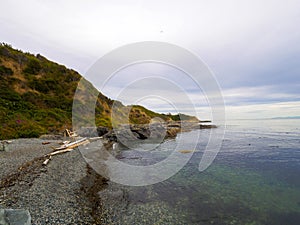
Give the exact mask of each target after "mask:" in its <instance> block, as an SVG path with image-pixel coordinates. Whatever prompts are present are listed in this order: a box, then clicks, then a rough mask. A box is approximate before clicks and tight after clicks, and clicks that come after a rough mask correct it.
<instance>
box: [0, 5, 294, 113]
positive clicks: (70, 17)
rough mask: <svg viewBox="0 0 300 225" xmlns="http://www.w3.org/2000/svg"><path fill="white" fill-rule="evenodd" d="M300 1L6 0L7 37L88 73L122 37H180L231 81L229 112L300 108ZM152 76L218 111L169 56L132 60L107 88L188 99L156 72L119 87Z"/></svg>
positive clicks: (114, 93)
mask: <svg viewBox="0 0 300 225" xmlns="http://www.w3.org/2000/svg"><path fill="white" fill-rule="evenodd" d="M299 9H300V1H299V0H286V1H282V0H281V1H278V0H264V1H261V0H251V1H248V0H247V1H243V0H225V1H224V0H218V1H217V0H211V1H206V0H185V1H174V0H172V1H171V0H165V1H156V0H152V1H146V0H140V1H139V0H111V1H102V0H89V1H86V0H64V1H58V0H43V1H42V0H27V1H22V0H19V1H18V0H3V1H1V14H0V26H1V29H0V39H1V41H2V42H6V43H9V44H11V45H12V46H13V47H16V48H18V49H21V50H23V51H27V52H32V53H35V54H36V53H40V54H42V55H44V56H46V57H47V58H49V59H51V60H54V61H56V62H59V63H61V64H64V65H66V66H67V67H69V68H73V69H75V70H77V71H79V72H80V73H81V74H82V75H85V74H86V72H87V71H88V69H89V68H90V67H91V66H92V65H93V64H94V63H95V62H96V61H97V60H98V59H99V58H100V57H102V56H103V55H105V54H106V53H108V52H110V51H112V50H113V49H115V48H118V47H120V46H123V45H126V44H130V43H133V42H140V41H162V42H168V43H172V44H175V45H178V46H181V47H183V48H185V49H187V50H189V51H191V52H193V53H194V54H196V55H197V56H198V57H199V58H201V59H202V60H203V61H204V62H205V63H206V64H207V65H208V66H209V67H210V69H211V70H212V72H213V73H214V74H215V77H216V79H217V81H218V83H219V85H220V87H221V89H222V94H223V96H224V99H225V104H226V111H227V118H229V119H231V118H265V117H281V116H300V29H299V24H300V10H299ZM146 76H162V77H163V78H164V79H166V80H169V81H173V82H175V83H177V84H180V85H179V86H180V87H181V88H183V89H184V92H185V93H186V94H187V95H188V96H189V98H190V99H191V101H192V102H193V104H194V106H195V108H196V111H197V115H198V116H199V117H201V118H209V117H210V110H209V107H208V103H207V101H206V97H205V95H203V93H202V92H201V90H199V88H198V89H197V87H194V86H193V82H191V81H189V78H188V77H187V76H186V75H184V74H183V73H182V72H181V71H178V70H175V69H174V68H171V67H168V66H167V65H155V63H153V64H149V63H148V64H145V65H136V66H131V67H129V68H126V69H124V70H121V71H119V72H118V73H116V74H115V75H114V78H112V79H111V80H110V82H108V83H107V84H106V86H105V87H104V88H103V90H101V91H102V92H103V93H104V94H106V95H108V96H110V97H112V98H118V99H120V100H122V101H124V102H125V103H127V104H131V103H134V102H132V101H131V99H132V97H131V96H141V98H140V99H139V100H138V102H139V103H141V104H144V105H145V106H148V107H150V108H151V109H154V110H157V111H161V112H170V111H171V112H173V109H172V104H173V103H174V102H173V103H172V102H171V103H170V104H169V103H168V104H167V102H168V101H167V100H166V99H165V98H164V97H161V98H159V96H162V94H161V93H162V90H163V92H164V94H165V95H166V96H173V97H174V99H177V101H178V102H175V103H176V104H177V103H178V104H183V103H184V101H185V100H184V99H182V98H181V97H180V95H179V94H178V93H179V92H178V91H177V90H176V88H174V89H170V90H169V92H168V93H166V89H165V88H164V87H163V86H162V85H161V86H160V85H154V84H155V79H154V80H152V81H153V82H154V83H153V84H152V83H148V84H150V85H148V86H147V82H145V80H144V81H141V82H140V83H138V82H137V83H136V84H135V85H133V86H132V87H133V88H131V89H130V91H127V92H126V94H124V93H123V94H121V95H119V94H120V93H122V90H124V87H126V86H128V85H130V84H132V82H134V81H137V80H139V79H137V77H138V78H141V77H142V78H143V77H146ZM149 82H151V81H149ZM162 83H163V82H162ZM137 84H139V85H137ZM95 85H96V86H97V84H95ZM143 85H144V86H143ZM146 87H148V88H149V87H151V88H153V95H151V96H150V95H149V96H148V97H147V96H144V95H145V94H146V93H147V92H146V93H145V92H144V91H145V89H146ZM155 96H156V97H155ZM183 108H184V107H183ZM184 109H185V112H186V113H189V112H191V111H190V109H189V108H188V107H186V108H184Z"/></svg>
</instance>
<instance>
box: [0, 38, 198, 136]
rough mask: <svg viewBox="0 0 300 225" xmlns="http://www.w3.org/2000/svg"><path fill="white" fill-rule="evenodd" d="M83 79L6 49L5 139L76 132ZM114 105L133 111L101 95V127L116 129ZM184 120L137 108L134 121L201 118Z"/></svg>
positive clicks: (0, 114) (1, 108)
mask: <svg viewBox="0 0 300 225" xmlns="http://www.w3.org/2000/svg"><path fill="white" fill-rule="evenodd" d="M81 79H83V78H82V77H81V75H80V74H78V73H77V72H76V71H74V70H71V69H67V68H66V67H65V66H62V65H59V64H57V63H54V62H51V61H49V60H47V59H46V58H45V57H43V56H41V55H40V54H37V55H36V56H35V55H32V54H30V53H24V52H22V51H20V50H16V49H13V48H12V47H11V46H10V45H8V44H5V43H2V44H0V139H9V138H23V137H38V136H40V135H41V134H46V133H58V132H61V131H63V130H64V129H65V128H71V126H72V106H73V97H74V93H75V90H76V88H77V85H78V82H79V81H80V80H81ZM83 88H84V90H83V91H84V92H90V93H93V92H95V91H96V89H95V88H94V87H93V86H92V84H90V83H89V82H86V84H85V86H84V87H83ZM76 101H79V102H80V101H82V100H80V99H79V100H76ZM113 104H118V105H119V106H121V108H122V107H124V108H128V107H125V106H123V105H122V103H120V102H116V101H113V100H111V99H109V98H107V97H106V96H104V95H103V94H101V93H99V95H98V99H97V102H96V106H95V113H96V117H95V123H96V125H97V126H105V127H110V128H111V127H112V121H111V108H112V106H113ZM121 111H122V110H121ZM82 112H83V114H82V115H78V116H80V117H84V109H83V110H82ZM120 113H121V114H122V112H120ZM182 115H183V114H182ZM182 115H180V116H179V115H171V114H169V115H165V114H159V113H155V112H152V111H150V110H148V109H146V108H144V107H142V106H137V105H134V106H132V107H131V111H130V115H129V120H130V121H129V122H130V123H138V124H142V123H149V122H150V121H151V119H152V118H155V117H159V118H161V119H163V120H165V121H170V120H174V121H177V120H180V118H181V119H183V118H185V119H188V120H195V119H196V118H195V117H190V116H187V115H184V117H182ZM83 119H84V118H83ZM86 119H87V120H88V118H86Z"/></svg>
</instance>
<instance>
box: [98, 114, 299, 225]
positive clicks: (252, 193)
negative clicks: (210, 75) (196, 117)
mask: <svg viewBox="0 0 300 225" xmlns="http://www.w3.org/2000/svg"><path fill="white" fill-rule="evenodd" d="M209 132H210V131H209V130H194V131H192V132H188V133H182V134H180V135H181V136H182V137H183V138H184V139H185V140H187V143H188V140H194V139H195V137H196V136H197V135H198V134H199V133H200V139H199V141H198V144H197V148H196V152H195V153H194V154H193V156H192V158H191V160H190V161H189V162H188V163H187V164H186V166H185V167H184V168H183V169H182V170H181V171H180V172H178V173H177V174H176V175H175V176H173V177H171V178H169V179H168V180H166V181H163V182H161V183H158V184H154V185H150V186H146V187H128V186H122V185H119V184H115V183H112V182H111V183H109V185H108V187H107V188H106V189H104V190H103V191H101V192H100V193H99V194H100V197H101V199H102V203H103V221H105V223H112V224H239V225H240V224H249V225H250V224H251V225H258V224H259V225H260V224H268V225H269V224H270V225H277V224H278V225H293V224H294V225H299V224H300V120H299V119H289V120H288V119H286V120H284V119H273V120H235V121H227V127H226V133H225V137H224V140H223V143H222V148H221V150H220V152H219V153H218V155H217V157H216V159H215V160H214V162H213V164H212V165H211V166H210V167H209V168H208V169H207V170H205V171H204V172H199V171H198V165H199V161H200V159H201V157H202V154H203V150H204V148H205V146H206V143H207V138H208V137H209ZM177 140H178V139H175V140H168V141H166V142H165V143H163V144H162V145H161V146H160V147H159V148H157V149H155V150H152V151H135V150H130V149H126V148H123V149H121V151H120V153H119V156H120V157H119V158H121V159H122V160H123V161H124V162H127V163H132V164H140V165H143V164H149V163H155V162H157V161H159V160H161V159H163V158H164V157H166V156H167V155H168V154H169V153H170V152H171V151H172V150H173V149H174V146H176V141H177ZM139 148H141V149H143V144H140V145H139Z"/></svg>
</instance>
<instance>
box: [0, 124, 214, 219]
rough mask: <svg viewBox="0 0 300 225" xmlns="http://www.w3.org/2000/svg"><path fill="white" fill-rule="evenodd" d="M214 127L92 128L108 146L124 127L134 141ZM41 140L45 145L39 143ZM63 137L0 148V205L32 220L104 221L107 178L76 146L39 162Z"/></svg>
mask: <svg viewBox="0 0 300 225" xmlns="http://www.w3.org/2000/svg"><path fill="white" fill-rule="evenodd" d="M214 127H215V126H210V125H206V126H205V127H201V125H200V124H195V123H182V124H180V123H176V122H174V123H168V124H163V125H161V124H155V125H154V126H147V125H130V126H129V127H122V128H120V129H116V130H114V131H111V130H108V129H107V128H103V127H99V128H97V131H96V132H97V135H98V136H100V135H101V136H102V137H103V138H104V139H105V140H106V142H108V143H110V145H112V143H114V142H115V141H117V142H118V141H119V140H118V139H119V138H128V132H130V133H131V136H130V137H131V138H133V140H135V139H136V140H137V139H142V140H144V139H149V140H151V139H166V138H173V137H175V136H176V135H177V133H178V132H183V131H189V130H192V129H208V128H214ZM83 132H85V133H83ZM79 134H80V135H81V136H93V135H94V134H95V131H94V130H91V129H88V128H87V129H85V130H82V131H81V133H80V132H79ZM132 134H133V135H132ZM45 139H47V143H48V145H44V144H43V143H45ZM62 139H63V137H62V136H59V135H56V136H51V135H46V136H43V137H42V138H39V139H38V138H35V139H16V140H12V143H11V144H9V149H8V150H7V151H2V152H0V177H1V179H0V209H5V208H10V209H27V210H29V211H30V214H31V217H32V224H103V221H102V218H101V210H102V205H101V199H100V198H99V196H98V192H99V191H100V190H102V189H104V188H105V186H106V184H107V179H105V178H104V177H102V176H100V175H99V174H97V173H96V172H95V171H93V169H91V168H90V167H89V166H88V165H87V163H86V162H85V160H84V159H83V157H82V156H81V153H80V152H79V150H78V149H75V150H73V151H72V152H69V153H67V154H62V155H58V156H56V157H55V160H52V161H51V163H50V164H49V165H47V166H43V165H42V162H43V160H44V155H45V154H48V153H50V152H52V148H51V147H53V146H58V144H59V142H61V140H62Z"/></svg>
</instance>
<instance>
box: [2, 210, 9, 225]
mask: <svg viewBox="0 0 300 225" xmlns="http://www.w3.org/2000/svg"><path fill="white" fill-rule="evenodd" d="M0 225H9V224H8V223H7V221H6V219H5V210H4V209H0Z"/></svg>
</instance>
